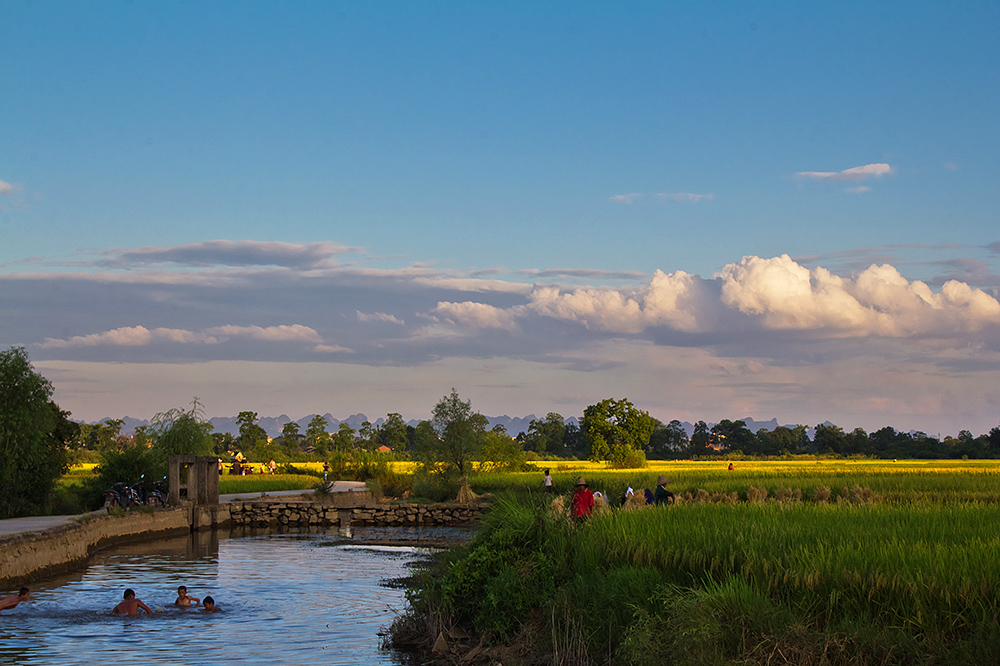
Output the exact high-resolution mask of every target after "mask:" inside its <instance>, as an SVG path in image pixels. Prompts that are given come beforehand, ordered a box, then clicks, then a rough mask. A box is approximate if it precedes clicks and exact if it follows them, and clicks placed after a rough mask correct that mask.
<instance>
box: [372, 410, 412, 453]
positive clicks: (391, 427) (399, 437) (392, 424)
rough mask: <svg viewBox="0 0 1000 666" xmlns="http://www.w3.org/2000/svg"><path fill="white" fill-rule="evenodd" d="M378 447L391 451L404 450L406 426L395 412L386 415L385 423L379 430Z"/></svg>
mask: <svg viewBox="0 0 1000 666" xmlns="http://www.w3.org/2000/svg"><path fill="white" fill-rule="evenodd" d="M379 445H380V446H383V445H384V446H388V447H389V448H390V449H392V450H393V451H405V450H406V445H407V437H406V424H405V423H404V422H403V417H402V415H400V414H397V413H395V412H392V413H391V414H388V415H386V417H385V423H383V424H382V427H381V428H380V429H379Z"/></svg>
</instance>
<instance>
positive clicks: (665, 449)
mask: <svg viewBox="0 0 1000 666" xmlns="http://www.w3.org/2000/svg"><path fill="white" fill-rule="evenodd" d="M687 444H688V437H687V433H686V432H684V426H683V425H682V424H681V422H680V421H678V420H677V419H674V420H673V421H671V422H670V423H668V424H667V425H663V424H662V423H659V422H657V425H656V428H654V430H653V434H652V435H651V436H650V438H649V450H650V452H651V453H653V454H656V455H676V454H678V453H680V452H681V451H683V450H684V449H685V448H687Z"/></svg>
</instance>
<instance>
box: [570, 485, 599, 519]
mask: <svg viewBox="0 0 1000 666" xmlns="http://www.w3.org/2000/svg"><path fill="white" fill-rule="evenodd" d="M593 510H594V493H592V492H590V488H588V487H587V482H586V481H585V480H584V478H583V477H582V476H581V477H580V478H578V479H577V480H576V490H574V491H573V501H572V504H570V515H572V516H573V517H574V518H576V519H578V520H583V519H584V518H587V517H588V516H590V514H591V513H592V512H593Z"/></svg>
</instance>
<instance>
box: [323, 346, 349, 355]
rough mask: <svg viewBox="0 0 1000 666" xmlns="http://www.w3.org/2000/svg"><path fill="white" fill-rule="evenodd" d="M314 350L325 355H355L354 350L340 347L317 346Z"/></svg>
mask: <svg viewBox="0 0 1000 666" xmlns="http://www.w3.org/2000/svg"><path fill="white" fill-rule="evenodd" d="M314 349H315V350H316V351H318V352H322V353H324V354H332V353H340V352H343V353H353V350H351V349H348V348H347V347H341V346H339V345H316V346H315V347H314Z"/></svg>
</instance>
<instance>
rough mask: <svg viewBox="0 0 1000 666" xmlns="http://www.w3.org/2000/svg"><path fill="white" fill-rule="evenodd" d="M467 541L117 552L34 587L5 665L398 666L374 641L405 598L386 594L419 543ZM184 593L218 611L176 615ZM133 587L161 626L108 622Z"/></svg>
mask: <svg viewBox="0 0 1000 666" xmlns="http://www.w3.org/2000/svg"><path fill="white" fill-rule="evenodd" d="M464 535H465V534H464V533H463V532H461V531H457V530H455V528H365V527H355V528H354V529H353V538H352V539H349V540H348V539H344V538H342V537H340V536H339V535H338V533H337V529H336V528H331V529H330V530H324V529H312V530H305V531H297V530H287V531H284V532H272V531H269V530H247V531H244V532H241V533H238V534H234V535H233V536H232V537H228V536H224V537H222V538H220V537H219V536H218V535H217V534H213V533H200V534H195V535H191V536H189V537H180V538H173V539H166V540H162V541H156V542H148V543H140V544H132V545H124V546H120V547H115V548H113V549H109V550H106V551H103V552H102V553H99V554H97V555H95V556H94V557H93V558H92V559H91V562H90V564H89V565H88V566H87V567H86V568H85V569H80V570H77V571H74V572H72V573H69V574H66V575H63V576H58V577H53V578H49V579H46V580H43V581H38V582H35V583H34V584H32V585H31V587H32V598H31V600H30V601H28V602H26V603H23V604H21V605H20V606H18V607H17V608H16V609H15V610H13V611H5V612H4V613H3V614H2V616H0V663H17V664H52V663H59V664H96V663H101V662H104V661H109V660H121V659H123V658H126V659H127V658H133V659H138V660H141V661H143V662H145V663H149V664H161V663H163V664H166V663H171V664H174V663H198V662H205V663H213V664H257V663H260V664H265V663H266V664H283V663H295V664H398V663H400V661H399V657H397V656H394V655H392V654H388V653H384V652H381V651H379V650H378V635H377V633H378V630H379V629H380V628H381V627H383V626H385V625H386V624H388V622H390V621H391V619H392V617H393V614H394V612H397V611H398V610H399V609H400V608H401V607H402V605H403V603H404V601H403V592H402V590H399V589H391V588H388V587H384V586H382V585H380V584H379V583H380V582H381V581H383V580H386V579H393V578H398V577H401V576H405V575H407V574H408V573H409V565H410V564H411V563H413V562H414V561H415V560H416V559H418V558H419V557H421V556H422V553H423V552H426V551H424V550H422V549H421V548H418V547H416V543H417V542H418V541H419V540H424V539H434V540H441V541H444V540H448V539H455V538H461V537H463V536H464ZM408 542H409V544H410V545H407V543H408ZM366 544H372V545H370V546H369V545H366ZM182 584H183V585H186V586H187V588H188V593H189V594H191V595H193V596H195V597H198V598H204V597H205V596H206V595H211V596H213V597H214V598H215V601H216V604H217V606H218V607H219V608H221V609H222V610H223V612H222V613H217V614H203V613H200V612H198V611H197V610H195V609H182V608H176V607H174V606H173V605H172V604H173V601H174V599H175V598H176V590H177V586H178V585H182ZM126 587H131V588H133V589H134V590H135V591H136V596H137V597H138V598H140V599H142V600H143V601H144V602H145V603H146V604H147V605H149V606H150V607H151V608H152V609H153V610H154V611H155V613H154V615H152V616H150V617H139V618H122V617H117V616H111V615H110V614H109V613H110V610H111V608H113V607H114V605H115V604H117V603H118V602H119V601H120V600H121V598H122V591H123V590H124V589H125V588H126Z"/></svg>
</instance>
